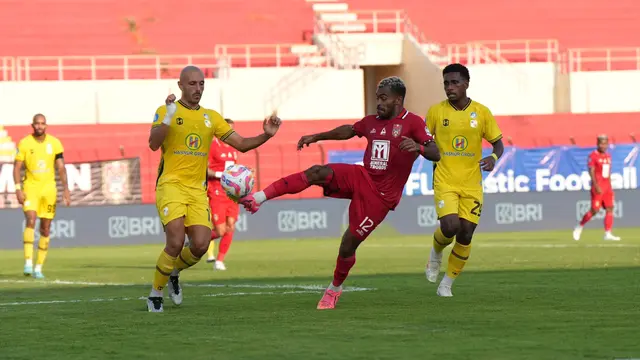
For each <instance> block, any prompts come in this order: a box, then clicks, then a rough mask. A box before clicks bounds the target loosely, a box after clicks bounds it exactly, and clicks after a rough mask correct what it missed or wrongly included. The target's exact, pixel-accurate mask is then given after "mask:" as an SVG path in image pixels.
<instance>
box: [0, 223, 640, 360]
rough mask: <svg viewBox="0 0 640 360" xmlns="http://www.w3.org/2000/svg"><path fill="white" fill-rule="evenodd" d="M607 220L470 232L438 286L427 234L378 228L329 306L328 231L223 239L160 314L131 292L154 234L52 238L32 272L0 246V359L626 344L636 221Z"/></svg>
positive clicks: (635, 324)
mask: <svg viewBox="0 0 640 360" xmlns="http://www.w3.org/2000/svg"><path fill="white" fill-rule="evenodd" d="M617 234H619V235H620V236H622V241H620V242H605V241H603V240H602V230H587V231H585V232H584V234H583V239H582V240H581V241H579V242H575V241H573V240H572V239H571V230H570V229H569V230H567V231H564V232H526V233H500V234H487V233H481V232H479V233H478V234H477V236H476V237H475V239H474V246H473V249H472V252H471V258H470V261H469V263H468V264H467V267H466V268H465V271H464V272H463V273H462V275H461V276H460V277H459V278H458V280H457V281H456V283H455V284H454V288H453V293H454V297H453V298H449V299H443V298H439V297H437V296H436V294H435V292H436V285H434V284H431V283H428V282H427V281H426V279H425V276H424V265H425V261H426V259H427V256H428V253H429V251H430V247H431V235H430V234H425V235H424V236H422V237H404V236H398V235H395V234H390V233H389V234H387V233H385V231H384V229H382V231H380V232H378V234H376V235H375V236H372V237H371V238H369V239H368V240H367V242H366V243H365V244H363V245H362V246H361V248H360V249H359V250H358V257H357V263H356V266H355V267H354V269H353V270H352V272H351V275H350V277H349V279H347V282H346V283H345V285H346V286H347V289H350V290H352V291H349V292H345V293H343V295H342V298H341V299H340V302H339V303H338V308H337V309H335V310H333V311H331V310H324V311H319V310H316V308H315V307H316V304H317V302H318V300H319V299H320V296H321V292H322V289H323V288H324V287H325V286H326V285H327V284H328V283H329V281H330V280H331V278H332V274H333V267H334V264H335V258H336V254H337V247H338V240H337V239H334V240H330V239H322V240H319V239H309V240H298V241H291V240H289V241H252V242H240V241H239V242H235V243H234V244H233V245H232V247H231V252H230V253H229V255H228V257H227V261H226V264H227V267H228V270H227V271H226V272H213V271H212V270H211V266H210V264H206V263H204V262H202V263H200V264H198V265H197V266H196V267H194V268H192V269H189V270H187V271H185V272H184V273H183V275H182V281H183V284H185V287H184V296H185V298H184V302H183V304H182V306H180V307H175V306H173V304H171V302H170V300H169V299H167V301H166V302H165V313H164V314H153V313H148V312H146V303H145V301H144V300H143V298H144V297H145V296H146V295H147V294H148V292H149V285H148V284H149V283H150V282H151V280H152V277H153V271H154V265H155V261H156V258H157V256H158V254H159V251H160V250H161V249H162V245H160V244H159V245H146V246H120V247H102V248H73V249H52V250H51V251H50V252H49V258H48V260H47V264H46V265H45V268H44V270H45V271H44V273H45V275H46V276H47V280H46V281H37V280H34V279H32V278H26V277H24V276H22V274H21V273H22V263H23V259H22V252H21V251H6V250H5V251H0V358H1V359H5V360H9V359H47V360H53V359H83V360H84V359H159V358H165V359H172V358H173V359H180V360H192V359H220V360H222V359H261V360H263V359H304V360H310V359H367V360H371V359H394V360H395V359H474V360H475V359H487V360H489V359H490V360H499V359H510V360H513V359H536V360H541V359H545V360H548V359H629V358H640V236H639V235H638V234H639V230H638V229H618V231H617ZM447 256H448V252H447V253H446V254H445V259H446V257H447ZM443 270H444V266H443ZM441 276H442V275H441ZM56 280H59V281H56Z"/></svg>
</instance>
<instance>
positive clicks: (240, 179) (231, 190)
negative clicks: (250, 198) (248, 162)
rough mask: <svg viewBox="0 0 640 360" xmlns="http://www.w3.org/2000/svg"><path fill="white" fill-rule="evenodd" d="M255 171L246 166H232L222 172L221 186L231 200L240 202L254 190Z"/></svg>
mask: <svg viewBox="0 0 640 360" xmlns="http://www.w3.org/2000/svg"><path fill="white" fill-rule="evenodd" d="M254 182H255V179H254V177H253V171H251V169H249V168H248V167H246V166H244V165H230V166H228V167H227V168H226V169H224V171H223V172H222V176H221V177H220V184H221V185H222V188H223V189H224V191H225V192H226V193H227V196H228V197H229V198H231V200H234V201H236V202H237V201H238V200H239V199H240V198H242V197H245V196H247V195H249V194H250V193H251V190H252V189H253V183H254Z"/></svg>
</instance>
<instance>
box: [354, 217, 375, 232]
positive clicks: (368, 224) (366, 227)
mask: <svg viewBox="0 0 640 360" xmlns="http://www.w3.org/2000/svg"><path fill="white" fill-rule="evenodd" d="M373 225H375V223H374V222H373V220H371V218H370V217H368V216H365V217H364V220H362V222H361V223H360V225H358V228H357V229H356V232H357V233H358V235H360V236H364V234H368V233H369V231H371V228H372V227H373Z"/></svg>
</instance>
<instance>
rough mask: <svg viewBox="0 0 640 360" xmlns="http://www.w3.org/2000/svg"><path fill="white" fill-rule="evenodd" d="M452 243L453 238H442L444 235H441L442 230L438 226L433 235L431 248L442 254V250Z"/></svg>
mask: <svg viewBox="0 0 640 360" xmlns="http://www.w3.org/2000/svg"><path fill="white" fill-rule="evenodd" d="M452 242H453V237H450V238H448V237H446V236H444V234H443V233H442V230H441V229H440V227H439V226H438V228H436V231H435V232H434V233H433V248H434V249H435V250H436V251H437V252H439V253H440V252H442V250H444V248H446V247H447V246H449V244H451V243H452Z"/></svg>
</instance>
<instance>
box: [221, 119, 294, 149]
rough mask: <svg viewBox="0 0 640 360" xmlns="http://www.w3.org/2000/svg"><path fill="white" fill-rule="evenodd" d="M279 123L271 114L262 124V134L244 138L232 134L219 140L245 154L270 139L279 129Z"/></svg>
mask: <svg viewBox="0 0 640 360" xmlns="http://www.w3.org/2000/svg"><path fill="white" fill-rule="evenodd" d="M281 123H282V120H280V118H279V117H278V116H277V115H276V113H275V112H274V113H273V114H271V116H269V117H268V118H266V119H264V122H263V123H262V128H263V130H264V133H262V134H260V135H258V136H254V137H250V138H245V137H242V136H241V135H240V134H238V133H237V132H233V133H231V134H230V135H229V136H227V137H226V138H224V139H221V140H222V141H224V142H225V143H227V144H229V145H230V146H231V147H233V148H234V149H236V150H238V151H240V152H242V153H245V152H247V151H250V150H253V149H255V148H257V147H258V146H260V145H262V144H264V143H266V142H267V141H268V140H269V139H271V138H272V137H273V136H274V135H275V134H276V133H277V132H278V129H280V124H281Z"/></svg>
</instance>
